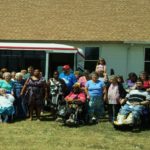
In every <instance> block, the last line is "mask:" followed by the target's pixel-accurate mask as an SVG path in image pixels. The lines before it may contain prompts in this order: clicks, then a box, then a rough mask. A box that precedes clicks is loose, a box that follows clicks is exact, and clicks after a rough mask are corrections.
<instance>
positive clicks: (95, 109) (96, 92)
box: [85, 72, 106, 123]
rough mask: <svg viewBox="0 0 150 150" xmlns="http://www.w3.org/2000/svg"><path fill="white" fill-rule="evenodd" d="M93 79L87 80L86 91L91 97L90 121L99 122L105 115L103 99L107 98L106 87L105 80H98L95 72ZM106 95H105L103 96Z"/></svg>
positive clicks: (92, 75)
mask: <svg viewBox="0 0 150 150" xmlns="http://www.w3.org/2000/svg"><path fill="white" fill-rule="evenodd" d="M91 77H92V79H91V80H89V81H87V83H86V85H85V87H86V88H85V91H86V94H87V97H89V108H88V115H89V123H94V122H97V121H98V119H99V118H100V116H102V115H104V103H103V99H106V87H105V84H104V82H102V81H100V80H98V74H97V73H96V72H93V73H92V74H91ZM103 96H104V97H103Z"/></svg>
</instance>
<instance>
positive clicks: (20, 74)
mask: <svg viewBox="0 0 150 150" xmlns="http://www.w3.org/2000/svg"><path fill="white" fill-rule="evenodd" d="M15 78H16V80H18V81H20V80H22V78H23V74H22V73H21V72H17V73H16V75H15Z"/></svg>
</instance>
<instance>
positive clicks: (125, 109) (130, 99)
mask: <svg viewBox="0 0 150 150" xmlns="http://www.w3.org/2000/svg"><path fill="white" fill-rule="evenodd" d="M123 103H125V104H124V105H123V106H122V107H121V109H120V111H119V114H118V116H117V120H116V121H114V125H117V126H121V125H140V124H141V117H144V113H143V112H144V111H145V110H146V109H147V106H148V105H149V104H150V94H149V93H148V92H147V91H146V90H145V89H143V83H142V80H140V79H138V80H137V81H136V88H135V89H133V90H131V91H130V92H129V93H128V94H127V95H126V98H125V99H123V100H122V104H123Z"/></svg>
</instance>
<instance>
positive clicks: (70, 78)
mask: <svg viewBox="0 0 150 150" xmlns="http://www.w3.org/2000/svg"><path fill="white" fill-rule="evenodd" d="M59 78H61V79H63V80H64V81H65V83H66V86H67V88H68V90H69V91H70V90H71V89H72V86H73V85H74V83H76V82H77V79H76V77H75V75H74V74H73V73H70V74H65V73H64V72H62V73H61V74H60V75H59Z"/></svg>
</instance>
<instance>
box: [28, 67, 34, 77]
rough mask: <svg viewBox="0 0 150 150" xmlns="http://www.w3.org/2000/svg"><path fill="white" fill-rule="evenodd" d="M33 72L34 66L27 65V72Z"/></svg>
mask: <svg viewBox="0 0 150 150" xmlns="http://www.w3.org/2000/svg"><path fill="white" fill-rule="evenodd" d="M33 72H34V68H33V67H32V66H29V67H28V73H30V74H31V75H32V74H33Z"/></svg>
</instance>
